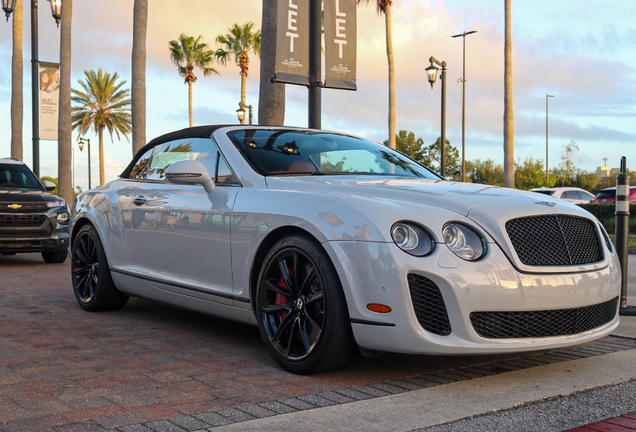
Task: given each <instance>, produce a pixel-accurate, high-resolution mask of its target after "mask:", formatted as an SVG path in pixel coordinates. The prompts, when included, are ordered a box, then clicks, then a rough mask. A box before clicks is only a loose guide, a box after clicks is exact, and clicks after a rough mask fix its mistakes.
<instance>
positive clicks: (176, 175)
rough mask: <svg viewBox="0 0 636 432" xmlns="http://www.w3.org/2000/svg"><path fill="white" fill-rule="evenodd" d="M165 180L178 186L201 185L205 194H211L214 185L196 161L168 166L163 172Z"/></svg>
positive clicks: (202, 166) (203, 166)
mask: <svg viewBox="0 0 636 432" xmlns="http://www.w3.org/2000/svg"><path fill="white" fill-rule="evenodd" d="M164 174H165V176H166V180H168V182H170V183H172V184H179V185H202V186H203V188H204V189H205V191H206V192H207V193H210V192H212V191H213V190H214V189H215V188H216V185H215V184H214V179H213V178H212V176H210V173H209V172H208V170H207V169H206V168H205V165H203V164H202V163H201V162H200V161H198V160H182V161H179V162H175V163H173V164H171V165H170V166H168V168H166V170H165V171H164Z"/></svg>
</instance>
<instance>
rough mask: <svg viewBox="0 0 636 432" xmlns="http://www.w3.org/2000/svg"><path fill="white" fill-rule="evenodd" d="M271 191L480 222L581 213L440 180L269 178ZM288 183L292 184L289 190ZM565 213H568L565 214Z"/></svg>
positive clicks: (537, 198)
mask: <svg viewBox="0 0 636 432" xmlns="http://www.w3.org/2000/svg"><path fill="white" fill-rule="evenodd" d="M268 183H269V185H270V186H272V187H293V188H295V189H297V190H303V189H304V190H311V189H316V190H317V191H320V192H321V193H325V192H327V193H332V194H333V193H337V194H343V195H345V196H351V197H353V196H355V197H368V198H373V199H375V200H382V199H384V200H390V201H395V200H399V201H404V202H409V203H419V204H424V205H431V206H436V207H442V208H446V209H449V210H452V211H455V212H457V213H461V214H462V215H465V216H474V215H476V214H478V215H479V216H480V217H479V218H480V219H482V218H485V217H488V216H490V217H493V218H494V219H499V218H500V217H501V215H502V213H505V214H506V215H508V217H510V216H513V217H514V214H517V213H518V214H528V213H537V212H539V213H545V212H547V213H552V212H553V211H554V210H549V209H554V208H555V207H556V208H558V209H559V210H560V211H567V212H568V213H571V212H575V213H579V212H583V210H581V209H580V208H579V207H577V206H574V205H572V204H569V203H566V202H565V201H562V200H555V199H554V198H552V197H549V196H542V195H538V194H536V193H530V192H525V191H521V190H517V189H510V188H503V187H498V186H488V185H482V184H475V183H459V182H449V181H441V180H426V179H402V178H386V177H381V178H378V179H373V178H371V179H370V178H369V176H365V177H362V176H355V177H353V176H351V177H341V176H338V177H336V176H328V177H327V176H325V177H316V176H311V177H310V176H295V177H278V178H276V180H273V179H272V178H271V177H270V178H268ZM290 183H294V184H295V185H294V186H292V185H290ZM566 209H567V210H566Z"/></svg>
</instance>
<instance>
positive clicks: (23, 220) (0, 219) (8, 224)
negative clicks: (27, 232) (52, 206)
mask: <svg viewBox="0 0 636 432" xmlns="http://www.w3.org/2000/svg"><path fill="white" fill-rule="evenodd" d="M45 221H46V216H45V215H43V214H13V215H12V214H0V227H2V228H14V227H15V228H17V227H21V228H33V227H39V226H41V225H42V224H43V223H44V222H45Z"/></svg>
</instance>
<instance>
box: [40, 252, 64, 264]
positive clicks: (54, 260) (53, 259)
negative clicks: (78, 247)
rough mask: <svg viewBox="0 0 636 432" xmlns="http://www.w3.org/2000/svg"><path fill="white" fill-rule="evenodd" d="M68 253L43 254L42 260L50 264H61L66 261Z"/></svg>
mask: <svg viewBox="0 0 636 432" xmlns="http://www.w3.org/2000/svg"><path fill="white" fill-rule="evenodd" d="M67 256H68V251H66V250H63V251H55V252H42V259H43V260H44V262H47V263H49V264H60V263H63V262H64V261H66V257H67Z"/></svg>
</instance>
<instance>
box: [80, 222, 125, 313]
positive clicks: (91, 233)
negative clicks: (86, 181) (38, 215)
mask: <svg viewBox="0 0 636 432" xmlns="http://www.w3.org/2000/svg"><path fill="white" fill-rule="evenodd" d="M71 278H72V280H73V292H74V293H75V298H76V299H77V303H79V305H80V306H81V307H82V308H83V309H84V310H87V311H90V312H98V311H106V310H117V309H121V308H122V307H124V306H125V305H126V302H127V301H128V296H127V295H125V294H123V293H122V292H120V291H119V290H118V289H117V288H116V287H115V283H114V282H113V278H112V277H111V274H110V269H109V267H108V261H107V260H106V254H105V253H104V247H103V246H102V242H101V240H100V239H99V235H98V234H97V231H96V230H95V228H94V227H93V226H92V225H84V226H83V227H82V228H81V229H80V230H79V232H78V233H77V237H75V241H74V242H73V247H72V248H71Z"/></svg>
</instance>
